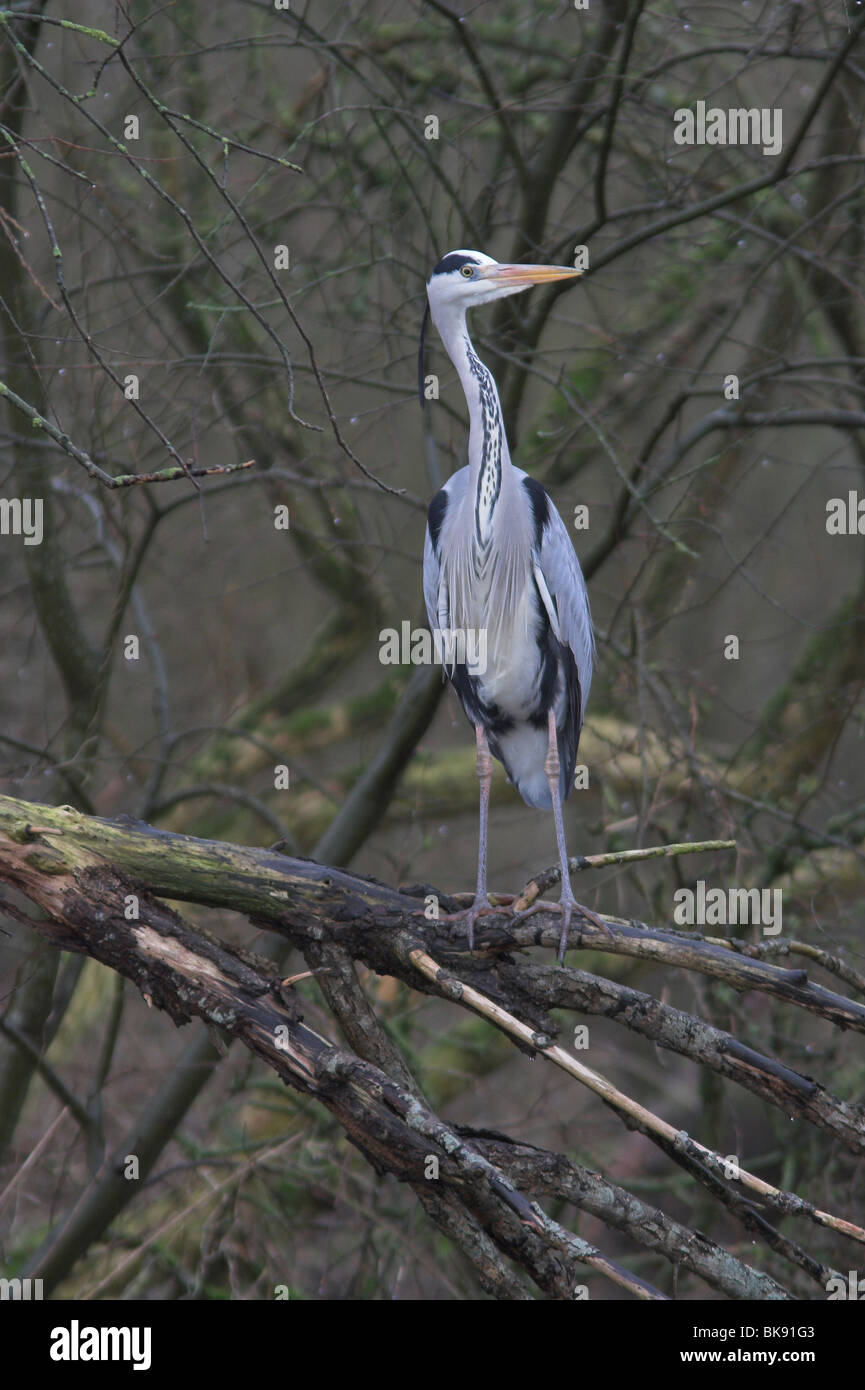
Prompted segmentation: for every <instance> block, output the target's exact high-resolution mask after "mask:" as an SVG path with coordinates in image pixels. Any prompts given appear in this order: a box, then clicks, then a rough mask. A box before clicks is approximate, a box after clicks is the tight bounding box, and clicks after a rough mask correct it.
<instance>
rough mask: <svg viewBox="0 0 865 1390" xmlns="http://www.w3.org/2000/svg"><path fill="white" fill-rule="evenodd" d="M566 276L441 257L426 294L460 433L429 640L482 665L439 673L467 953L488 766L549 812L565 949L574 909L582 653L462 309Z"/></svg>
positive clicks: (579, 610)
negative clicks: (466, 890)
mask: <svg viewBox="0 0 865 1390" xmlns="http://www.w3.org/2000/svg"><path fill="white" fill-rule="evenodd" d="M576 273H577V272H576V271H573V270H571V269H570V268H568V267H564V266H551V267H546V266H521V265H500V264H499V263H498V262H496V261H493V260H491V258H490V257H489V256H484V255H482V254H481V253H480V252H478V251H453V252H451V253H449V255H447V256H445V257H444V258H443V259H442V260H441V261H440V262H439V264H438V265H437V266H436V268H435V270H434V271H433V273H432V276H431V277H430V281H429V284H428V286H427V292H428V296H429V306H430V314H431V317H432V320H433V322H434V323H435V325H436V327H437V328H438V330H439V333H440V335H441V338H442V341H443V343H444V345H445V348H446V349H447V352H448V355H449V356H450V358H451V361H452V362H453V364H454V366H455V367H456V369H457V373H458V375H459V377H460V381H461V383H462V386H463V390H464V392H465V396H466V401H467V403H468V407H469V419H470V425H469V462H468V466H467V467H465V468H461V469H460V470H459V471H458V472H457V473H455V474H454V475H453V477H451V478H450V479H449V480H448V482H447V483H446V484H445V486H444V487H443V488H442V489H441V490H440V491H439V492H438V493H437V494H436V496H435V497H434V498H433V500H432V502H431V504H430V508H429V517H428V523H427V532H426V542H425V547H424V598H425V601H426V607H427V614H428V616H429V621H430V626H431V627H432V628H433V629H434V630H436V629H437V630H439V631H441V632H450V633H463V634H467V633H469V632H473V633H475V634H477V633H480V632H482V633H484V634H485V636H486V644H485V652H484V653H483V655H484V657H485V660H484V659H480V660H477V661H475V662H474V664H471V663H469V662H468V661H464V662H459V661H453V662H452V663H451V664H449V665H448V666H447V667H446V669H447V672H448V675H449V677H450V680H451V682H452V684H453V686H454V689H455V690H456V693H457V695H458V696H459V698H460V701H461V702H462V706H463V709H464V710H465V712H466V715H467V716H468V718H469V720H470V721H471V723H472V724H473V725H474V727H475V733H476V736H477V745H478V776H479V778H480V781H481V826H480V848H479V854H478V886H477V892H476V895H475V902H474V904H473V906H472V908H471V909H470V910H469V912H468V914H467V916H468V925H469V944H470V946H471V943H472V930H473V925H474V921H475V919H476V918H477V916H478V915H479V914H480V913H481V912H484V911H488V910H490V903H489V900H488V898H487V890H486V839H487V806H488V801H489V783H490V773H491V765H490V761H489V755H490V753H492V754H493V755H494V756H495V757H497V758H498V759H499V760H500V761H501V762H502V763H503V764H504V767H505V769H506V771H507V773H508V776H509V777H510V780H511V781H512V782H513V784H514V786H515V787H516V788H517V790H518V791H519V792H520V795H521V796H522V797H523V800H524V801H525V802H526V803H527V804H528V805H529V806H536V807H541V808H546V809H549V808H550V807H552V809H553V812H554V815H555V818H556V836H557V841H558V847H559V855H560V861H561V865H562V910H563V916H564V928H563V932H562V951H563V950H564V945H565V941H566V938H567V928H568V923H569V921H570V915H571V910H572V908H573V907H575V906H577V904H576V903H575V902H574V899H573V895H572V893H571V888H570V878H569V875H568V871H567V855H566V852H565V847H564V829H563V823H562V809H561V808H562V802H563V801H564V800H565V799H566V798H567V796H568V794H569V792H570V791H571V788H572V785H573V780H574V768H575V765H576V760H577V749H578V746H579V739H580V730H581V728H582V722H583V714H584V711H585V705H586V700H587V698H588V694H589V687H590V685H591V680H592V657H593V650H594V642H593V636H592V620H591V614H590V611H589V601H588V595H587V593H586V586H585V582H584V580H583V575H582V571H581V569H580V565H579V561H578V560H577V557H576V554H575V552H574V547H573V545H572V543H571V539H570V536H569V535H568V532H567V529H566V527H565V524H564V522H563V521H562V518H561V517H560V515H559V513H558V512H557V510H556V508H555V506H554V505H553V503H552V501H551V499H550V498H549V496H548V495H547V493H546V492H545V491H544V489H543V488H542V487H541V485H540V484H539V483H538V482H537V481H536V480H535V479H533V478H531V477H529V476H528V474H526V473H524V472H523V471H522V469H519V468H515V467H514V465H513V464H512V463H511V458H510V453H509V451H508V443H507V438H506V435H505V429H504V421H503V419H502V412H501V405H500V403H499V395H498V391H497V389H496V384H495V380H494V379H493V376H492V373H491V372H490V371H489V370H488V368H487V367H485V366H484V364H483V363H482V362H481V361H480V359H479V358H478V356H477V354H476V352H475V350H474V347H473V346H472V342H471V339H470V337H469V334H468V331H467V328H466V319H465V316H466V310H467V309H468V308H470V307H472V305H473V304H483V303H486V302H488V301H489V300H491V299H495V298H500V297H502V296H504V295H508V294H515V293H518V292H519V291H520V290H523V289H526V288H528V286H529V285H531V284H537V283H539V282H541V281H544V280H556V279H562V278H564V277H566V276H571V275H575V274H576ZM467 650H468V647H467V646H466V648H465V649H464V651H467ZM481 650H482V651H483V649H481Z"/></svg>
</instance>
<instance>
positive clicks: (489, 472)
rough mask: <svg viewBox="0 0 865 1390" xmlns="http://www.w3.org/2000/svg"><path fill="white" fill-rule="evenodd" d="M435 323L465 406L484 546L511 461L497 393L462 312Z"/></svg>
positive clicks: (477, 529)
mask: <svg viewBox="0 0 865 1390" xmlns="http://www.w3.org/2000/svg"><path fill="white" fill-rule="evenodd" d="M436 327H437V328H438V330H439V333H440V335H441V339H442V342H443V343H444V345H445V347H446V349H447V352H448V356H449V357H450V359H451V361H452V362H453V364H454V366H455V367H456V369H457V372H458V374H459V378H460V381H461V383H462V388H463V391H464V392H465V398H466V402H467V404H468V408H469V469H470V474H469V479H470V481H469V491H470V495H471V499H472V506H473V511H474V532H475V536H476V539H477V541H478V542H479V543H480V544H481V545H487V544H488V543H489V540H490V537H491V535H492V529H493V518H494V515H495V510H496V506H497V504H498V502H499V500H500V497H501V494H502V490H503V488H507V487H508V486H509V485H510V484H512V468H513V465H512V464H511V456H510V453H509V452H508V441H507V437H506V435H505V423H504V420H503V418H502V407H501V403H500V401H499V393H498V391H497V389H496V383H495V379H494V378H493V374H492V372H490V371H489V370H488V368H487V367H485V366H484V364H483V362H481V360H480V358H479V357H478V356H477V354H476V352H475V350H474V347H473V346H472V340H471V338H470V337H469V333H468V329H467V327H466V318H465V312H464V311H455V312H454V313H453V314H448V315H442V316H441V319H440V320H439V321H437V323H436Z"/></svg>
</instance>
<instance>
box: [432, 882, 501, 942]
mask: <svg viewBox="0 0 865 1390" xmlns="http://www.w3.org/2000/svg"><path fill="white" fill-rule="evenodd" d="M507 910H508V909H507V908H506V907H505V908H503V907H494V906H493V904H492V903H491V902H490V900H489V898H488V897H487V895H486V893H484V894H483V896H481V897H478V898H475V900H474V902H473V903H472V905H471V907H463V908H461V909H460V911H459V912H447V913H444V914H443V915H442V916H441V917H439V919H438V920H439V921H440V922H465V924H466V931H467V934H468V941H469V950H470V951H473V950H474V949H475V922H476V921H477V920H478V918H479V917H489V916H491V915H492V916H500V915H501V914H502V913H503V912H507Z"/></svg>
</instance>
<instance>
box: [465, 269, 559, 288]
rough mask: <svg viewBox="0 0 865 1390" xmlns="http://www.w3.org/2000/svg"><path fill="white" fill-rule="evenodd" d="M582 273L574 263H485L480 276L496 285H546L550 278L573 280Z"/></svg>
mask: <svg viewBox="0 0 865 1390" xmlns="http://www.w3.org/2000/svg"><path fill="white" fill-rule="evenodd" d="M582 273H583V272H582V271H581V270H575V269H574V267H573V266H572V265H485V266H482V267H481V269H480V274H479V276H478V278H479V279H481V280H491V281H492V282H493V283H494V284H496V285H514V286H516V285H545V284H548V283H549V281H550V280H571V279H574V278H575V277H576V276H578V275H582Z"/></svg>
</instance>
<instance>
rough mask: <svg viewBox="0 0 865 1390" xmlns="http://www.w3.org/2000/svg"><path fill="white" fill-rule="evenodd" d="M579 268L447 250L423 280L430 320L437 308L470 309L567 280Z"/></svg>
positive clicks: (434, 315) (476, 252) (574, 274)
mask: <svg viewBox="0 0 865 1390" xmlns="http://www.w3.org/2000/svg"><path fill="white" fill-rule="evenodd" d="M580 274H582V272H581V271H579V270H575V269H574V268H573V266H569V265H508V264H505V263H503V262H501V261H494V260H493V258H492V256H485V255H484V254H483V252H482V251H449V252H448V254H447V255H446V256H444V257H442V259H441V260H440V261H439V263H438V265H437V266H436V268H435V270H434V271H433V273H432V275H431V276H430V278H429V280H428V282H427V287H426V289H427V295H428V296H429V304H430V310H431V312H432V317H433V321H434V322H435V320H436V319H437V318H438V317H439V316H440V312H441V311H445V312H447V310H451V311H453V310H454V309H455V308H456V309H460V310H465V309H472V308H474V307H475V305H476V304H489V302H490V300H491V299H504V298H505V297H506V296H507V295H509V294H520V293H521V292H522V291H523V290H527V289H529V288H530V286H532V285H544V284H547V283H548V282H549V281H551V280H568V279H572V278H574V277H575V276H577V275H580Z"/></svg>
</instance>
